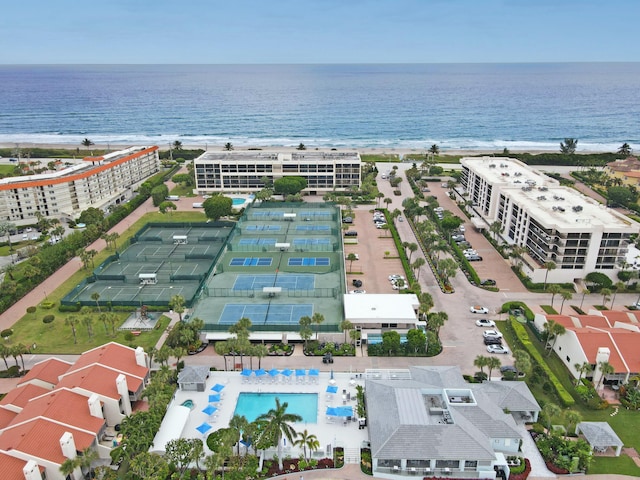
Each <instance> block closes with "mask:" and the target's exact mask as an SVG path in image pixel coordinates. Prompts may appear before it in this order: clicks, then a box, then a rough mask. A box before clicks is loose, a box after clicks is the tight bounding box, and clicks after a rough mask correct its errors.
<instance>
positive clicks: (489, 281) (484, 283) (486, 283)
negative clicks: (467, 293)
mask: <svg viewBox="0 0 640 480" xmlns="http://www.w3.org/2000/svg"><path fill="white" fill-rule="evenodd" d="M495 284H496V281H495V280H492V279H491V278H487V279H486V280H482V281H481V282H480V285H482V286H483V287H492V286H494V285H495Z"/></svg>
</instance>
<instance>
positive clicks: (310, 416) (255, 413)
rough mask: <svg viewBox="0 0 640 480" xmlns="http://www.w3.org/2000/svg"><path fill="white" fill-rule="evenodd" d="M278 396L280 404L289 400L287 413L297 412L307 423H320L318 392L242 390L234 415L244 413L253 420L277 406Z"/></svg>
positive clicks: (250, 420) (249, 419)
mask: <svg viewBox="0 0 640 480" xmlns="http://www.w3.org/2000/svg"><path fill="white" fill-rule="evenodd" d="M276 397H277V398H278V399H279V400H280V405H282V404H283V403H285V402H287V403H288V404H289V405H288V407H287V413H295V414H297V415H300V416H301V417H302V421H303V422H305V423H318V394H317V393H251V392H241V393H240V395H239V396H238V403H237V404H236V410H235V412H234V415H243V416H244V417H245V418H246V419H247V421H249V422H253V421H254V420H255V419H256V418H258V417H259V416H260V415H262V414H263V413H267V412H268V411H269V410H271V409H272V408H276Z"/></svg>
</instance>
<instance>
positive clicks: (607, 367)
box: [596, 362, 616, 390]
mask: <svg viewBox="0 0 640 480" xmlns="http://www.w3.org/2000/svg"><path fill="white" fill-rule="evenodd" d="M598 370H600V379H599V380H598V387H597V388H596V390H599V389H600V387H602V383H603V382H604V377H606V376H607V375H609V374H611V373H615V371H616V369H615V368H614V367H613V365H611V364H610V363H609V362H598Z"/></svg>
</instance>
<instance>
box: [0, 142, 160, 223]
mask: <svg viewBox="0 0 640 480" xmlns="http://www.w3.org/2000/svg"><path fill="white" fill-rule="evenodd" d="M159 168H160V160H159V156H158V147H155V146H154V147H131V148H128V149H126V150H120V151H117V152H112V153H109V154H106V155H104V156H100V157H88V158H85V159H84V162H82V163H81V164H77V165H73V166H70V167H68V168H65V169H63V170H60V171H56V172H52V173H43V174H38V175H26V176H21V177H9V178H4V179H1V180H0V219H2V220H7V221H9V222H12V223H15V224H16V225H19V226H20V225H29V224H33V223H35V221H36V212H39V213H41V214H42V215H43V216H45V217H50V218H58V219H75V218H77V217H78V216H79V215H80V213H81V212H82V211H83V210H86V209H87V208H89V207H95V208H101V209H105V210H106V208H107V207H109V206H111V205H118V204H120V203H124V202H126V201H127V200H129V199H130V198H132V197H133V196H134V191H135V190H136V189H137V188H138V187H139V186H140V184H141V183H142V182H143V181H144V180H145V179H147V178H148V177H150V176H151V175H153V174H155V173H157V172H158V171H159Z"/></svg>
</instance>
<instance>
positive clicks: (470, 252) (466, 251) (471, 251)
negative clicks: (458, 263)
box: [462, 248, 478, 255]
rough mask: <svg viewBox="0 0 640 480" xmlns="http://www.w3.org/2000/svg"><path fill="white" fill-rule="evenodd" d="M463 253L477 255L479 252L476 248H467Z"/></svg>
mask: <svg viewBox="0 0 640 480" xmlns="http://www.w3.org/2000/svg"><path fill="white" fill-rule="evenodd" d="M462 253H464V254H465V255H477V254H478V252H477V251H476V250H474V249H473V248H466V249H464V250H463V251H462Z"/></svg>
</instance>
